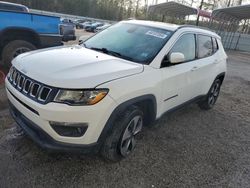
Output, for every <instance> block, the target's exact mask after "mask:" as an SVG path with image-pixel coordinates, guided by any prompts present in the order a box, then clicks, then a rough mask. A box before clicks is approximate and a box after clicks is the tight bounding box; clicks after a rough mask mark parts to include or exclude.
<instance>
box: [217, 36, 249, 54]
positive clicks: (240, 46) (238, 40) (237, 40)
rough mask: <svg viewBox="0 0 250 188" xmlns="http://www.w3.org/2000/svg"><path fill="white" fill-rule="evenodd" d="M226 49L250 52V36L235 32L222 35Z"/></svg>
mask: <svg viewBox="0 0 250 188" xmlns="http://www.w3.org/2000/svg"><path fill="white" fill-rule="evenodd" d="M220 36H221V40H222V44H223V46H224V48H225V49H231V50H240V51H248V52H250V35H248V34H242V33H233V32H223V33H220Z"/></svg>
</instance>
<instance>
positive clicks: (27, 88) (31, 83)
mask: <svg viewBox="0 0 250 188" xmlns="http://www.w3.org/2000/svg"><path fill="white" fill-rule="evenodd" d="M8 80H9V82H10V83H11V85H12V86H13V87H15V88H16V89H17V90H18V91H19V92H21V93H22V94H24V95H26V96H27V97H29V98H31V99H33V100H35V101H37V102H39V103H43V104H44V103H48V102H49V101H50V100H51V99H52V97H53V96H52V95H53V88H52V87H49V86H46V85H44V84H42V83H39V82H37V81H35V80H33V79H31V78H28V77H27V76H25V75H24V74H23V73H21V72H20V71H18V70H17V69H16V68H14V67H11V69H10V72H9V75H8ZM55 92H56V91H55Z"/></svg>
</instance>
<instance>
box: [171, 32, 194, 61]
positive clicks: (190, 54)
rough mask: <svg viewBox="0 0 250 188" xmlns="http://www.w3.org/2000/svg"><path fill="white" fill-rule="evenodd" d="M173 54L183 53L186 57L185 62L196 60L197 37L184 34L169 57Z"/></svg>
mask: <svg viewBox="0 0 250 188" xmlns="http://www.w3.org/2000/svg"><path fill="white" fill-rule="evenodd" d="M173 52H178V53H182V54H183V55H184V62H186V61H191V60H194V59H195V35H194V34H184V35H182V36H181V37H180V38H179V39H178V41H177V42H176V43H175V44H174V46H173V47H172V49H171V50H170V52H169V54H168V56H170V55H171V53H173Z"/></svg>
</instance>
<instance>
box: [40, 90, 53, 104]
mask: <svg viewBox="0 0 250 188" xmlns="http://www.w3.org/2000/svg"><path fill="white" fill-rule="evenodd" d="M50 92H51V89H50V88H48V87H46V86H43V87H42V89H41V91H40V93H39V97H38V100H39V101H42V102H44V101H46V100H47V99H48V96H49V94H50Z"/></svg>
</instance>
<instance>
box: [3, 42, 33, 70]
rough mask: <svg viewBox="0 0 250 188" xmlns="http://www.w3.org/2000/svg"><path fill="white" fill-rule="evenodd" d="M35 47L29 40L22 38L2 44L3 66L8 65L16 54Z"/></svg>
mask: <svg viewBox="0 0 250 188" xmlns="http://www.w3.org/2000/svg"><path fill="white" fill-rule="evenodd" d="M35 49H36V47H35V46H34V45H33V44H31V43H30V42H27V41H24V40H14V41H11V42H9V43H8V44H7V45H5V46H4V48H3V51H2V59H3V63H4V65H5V66H7V67H10V66H11V61H12V59H14V58H15V57H17V56H18V55H20V54H22V53H25V52H29V51H31V50H35Z"/></svg>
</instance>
